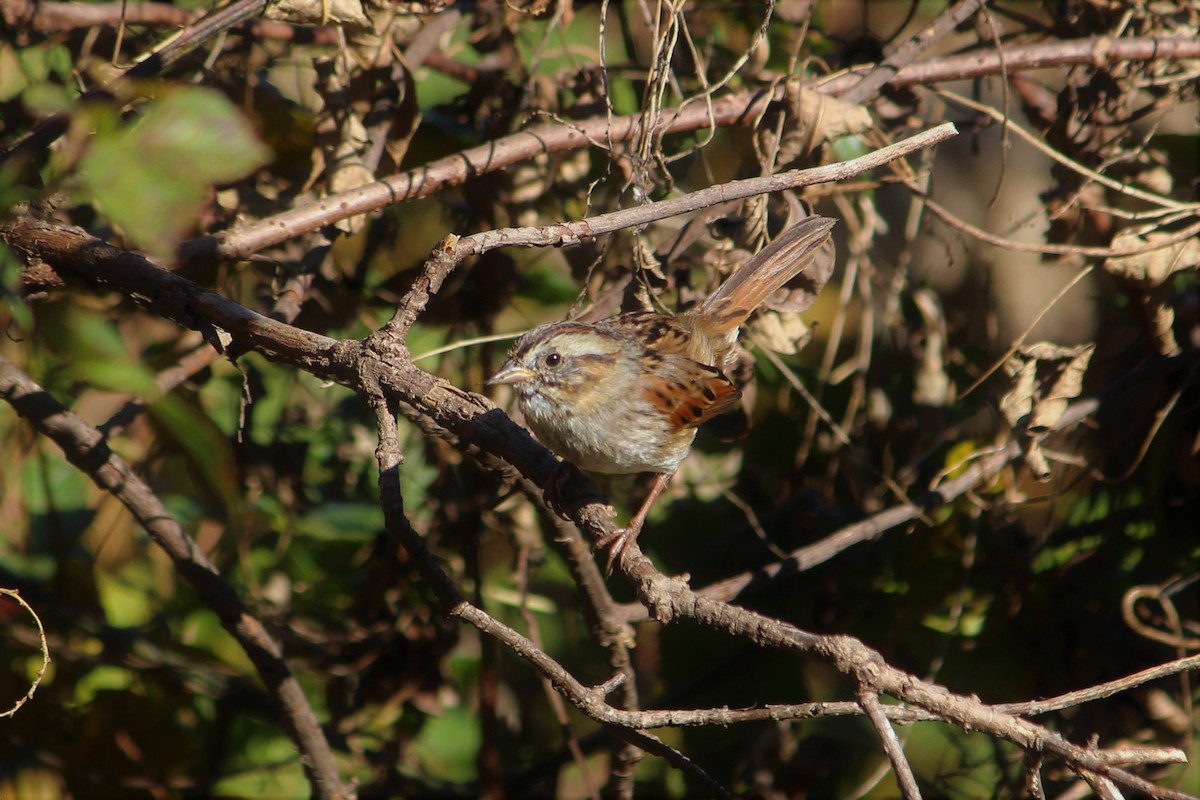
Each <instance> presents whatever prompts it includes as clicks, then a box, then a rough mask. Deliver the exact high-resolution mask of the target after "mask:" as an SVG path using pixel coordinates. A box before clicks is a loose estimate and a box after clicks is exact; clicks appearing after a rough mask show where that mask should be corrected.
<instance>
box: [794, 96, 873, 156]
mask: <svg viewBox="0 0 1200 800" xmlns="http://www.w3.org/2000/svg"><path fill="white" fill-rule="evenodd" d="M784 92H785V94H786V100H787V109H788V111H787V119H786V121H785V122H784V131H783V137H782V139H781V140H780V142H779V157H778V158H777V159H776V163H778V164H788V163H790V162H792V161H794V160H796V159H797V158H799V157H800V156H802V155H804V154H805V153H808V152H810V151H811V150H812V149H813V148H814V147H816V146H818V145H820V144H823V143H824V142H827V141H830V140H831V139H837V138H840V137H842V136H851V135H853V134H856V133H862V132H864V131H867V130H870V128H871V124H872V122H871V112H870V111H868V110H867V109H866V107H865V106H860V105H856V104H854V103H847V102H846V101H845V100H839V99H838V98H836V97H833V96H832V95H827V94H822V93H821V92H818V91H816V90H814V89H807V88H805V87H803V86H801V85H800V81H799V79H797V78H790V79H789V80H788V81H787V83H786V84H785V86H784Z"/></svg>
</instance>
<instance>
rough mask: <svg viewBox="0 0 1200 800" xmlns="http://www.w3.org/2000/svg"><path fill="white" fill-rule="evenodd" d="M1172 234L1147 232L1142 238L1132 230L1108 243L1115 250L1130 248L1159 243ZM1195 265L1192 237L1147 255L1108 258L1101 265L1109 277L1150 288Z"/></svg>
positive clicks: (1199, 251) (1198, 258)
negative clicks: (1138, 283)
mask: <svg viewBox="0 0 1200 800" xmlns="http://www.w3.org/2000/svg"><path fill="white" fill-rule="evenodd" d="M1173 235H1174V234H1171V233H1167V232H1165V231H1151V232H1149V233H1147V234H1146V235H1145V236H1143V235H1142V234H1140V233H1137V232H1136V231H1121V232H1120V233H1118V234H1117V235H1116V237H1115V238H1114V239H1113V243H1112V244H1113V247H1115V248H1119V249H1127V248H1134V247H1140V246H1143V245H1147V244H1153V243H1155V242H1161V241H1163V240H1165V239H1169V238H1170V237H1171V236H1173ZM1197 266H1200V240H1197V239H1195V238H1191V239H1186V240H1184V241H1182V242H1176V243H1175V244H1172V245H1168V246H1166V247H1160V248H1159V249H1157V250H1151V251H1149V252H1148V253H1138V254H1137V255H1133V256H1119V257H1117V258H1109V259H1106V260H1105V262H1104V269H1105V270H1106V271H1107V272H1108V273H1109V274H1112V275H1116V276H1117V277H1120V278H1125V279H1127V280H1134V281H1139V282H1141V283H1148V284H1150V285H1152V286H1159V285H1161V284H1162V283H1164V282H1165V281H1166V280H1167V278H1169V277H1171V276H1172V275H1174V274H1175V273H1176V272H1182V271H1183V270H1185V269H1196V267H1197Z"/></svg>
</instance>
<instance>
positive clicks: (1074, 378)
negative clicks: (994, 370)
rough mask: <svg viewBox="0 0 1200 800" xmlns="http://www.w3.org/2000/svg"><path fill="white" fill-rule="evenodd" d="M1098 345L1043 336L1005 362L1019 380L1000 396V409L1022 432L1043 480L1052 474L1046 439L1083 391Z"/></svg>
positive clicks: (1027, 457)
mask: <svg viewBox="0 0 1200 800" xmlns="http://www.w3.org/2000/svg"><path fill="white" fill-rule="evenodd" d="M1095 350H1096V346H1095V345H1094V344H1086V345H1079V346H1077V347H1060V346H1059V345H1054V344H1050V343H1048V342H1039V343H1037V344H1032V345H1028V346H1026V347H1022V348H1020V349H1019V350H1018V351H1017V352H1016V353H1014V354H1013V355H1012V356H1010V357H1009V359H1008V361H1006V362H1005V364H1004V371H1005V372H1007V373H1008V374H1009V376H1010V377H1012V378H1014V381H1015V383H1014V386H1013V388H1012V389H1011V390H1010V391H1009V392H1008V393H1007V394H1005V395H1004V397H1003V398H1001V400H1000V410H1001V412H1002V413H1003V414H1004V418H1005V419H1007V420H1008V422H1009V424H1010V425H1012V426H1013V428H1014V429H1016V431H1017V433H1018V435H1019V436H1020V439H1021V446H1022V448H1023V449H1024V451H1025V461H1026V464H1027V465H1028V466H1029V469H1030V471H1031V472H1032V473H1033V474H1034V476H1035V477H1036V478H1037V479H1038V480H1040V481H1046V480H1049V478H1050V465H1049V463H1048V462H1047V460H1046V456H1045V454H1044V453H1043V452H1042V448H1041V442H1042V440H1043V439H1045V438H1046V436H1047V435H1048V434H1049V433H1050V431H1051V430H1053V428H1054V426H1055V425H1056V424H1058V420H1059V419H1061V418H1062V415H1063V412H1065V411H1066V410H1067V406H1068V404H1069V403H1070V401H1071V399H1072V398H1075V397H1078V396H1079V394H1080V392H1081V391H1082V389H1083V376H1084V374H1085V373H1086V372H1087V367H1088V363H1089V362H1090V361H1091V358H1092V354H1093V353H1094V352H1095Z"/></svg>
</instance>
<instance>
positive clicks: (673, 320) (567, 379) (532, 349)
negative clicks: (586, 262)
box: [488, 216, 836, 573]
mask: <svg viewBox="0 0 1200 800" xmlns="http://www.w3.org/2000/svg"><path fill="white" fill-rule="evenodd" d="M835 224H836V221H835V220H833V219H830V218H827V217H819V216H812V217H807V218H805V219H803V220H801V221H800V222H799V223H797V224H795V225H793V226H792V227H790V228H788V229H786V230H785V231H783V232H782V233H781V234H780V235H779V236H777V237H776V238H775V239H774V240H773V241H772V242H771V243H769V244H768V245H767V246H766V247H764V248H763V249H762V250H760V251H759V252H758V253H757V254H755V255H754V256H752V257H751V258H749V259H748V260H747V261H746V262H745V263H744V264H742V266H741V267H740V268H739V269H738V270H736V271H735V272H734V273H733V275H731V276H730V277H729V278H728V279H727V280H726V281H725V282H724V283H723V284H722V285H721V286H720V287H718V288H717V289H716V290H715V291H714V292H713V293H712V294H711V295H709V296H708V297H707V298H705V299H704V300H703V301H701V302H700V303H698V304H696V305H695V306H693V307H691V308H689V309H687V310H685V311H683V312H681V313H679V314H669V313H663V312H658V311H631V312H626V313H622V314H618V315H616V316H613V317H609V318H607V319H602V320H599V321H597V322H577V321H570V320H564V321H558V322H548V323H544V324H542V325H538V326H537V327H535V328H533V329H531V330H529V331H528V332H527V333H525V334H524V335H522V336H521V337H520V338H519V339H517V341H516V342H515V343H514V344H513V346H512V348H511V349H510V350H509V352H508V354H507V357H506V360H505V362H504V364H503V365H502V366H501V367H500V370H499V371H498V372H497V373H496V374H495V375H493V376H492V377H491V379H490V380H489V381H488V383H489V384H490V385H508V386H511V387H512V388H513V391H514V393H515V395H516V399H517V405H518V406H519V408H520V409H521V413H522V414H523V415H524V417H525V422H526V423H527V424H528V426H529V428H530V429H532V431H533V433H534V435H536V436H537V438H538V440H539V441H541V443H542V444H544V445H545V446H546V447H548V448H549V449H550V450H552V451H553V452H555V453H556V454H558V455H559V456H561V457H562V458H563V459H564V461H565V462H567V463H569V464H570V465H573V466H574V467H577V468H579V469H583V470H586V471H589V472H599V473H616V474H629V473H642V472H650V473H654V475H655V478H654V481H653V483H652V484H651V487H650V491H649V494H648V496H647V497H646V500H645V502H643V503H642V505H641V507H640V508H639V509H638V510H637V512H636V513H635V514H634V515H633V517H631V518H630V520H629V522H628V523H627V524H626V525H625V526H624V527H623V528H620V529H618V530H616V531H614V532H613V533H611V534H610V535H609V536H606V537H604V538H603V539H601V540H600V541H598V542H597V546H598V547H600V548H603V547H608V548H609V560H608V571H609V573H611V571H612V567H613V565H614V563H617V562H618V561H619V560H620V559H621V558H622V554H623V553H624V551H625V549H626V547H627V546H628V543H629V542H631V541H633V540H635V539H636V537H637V536H638V534H639V533H640V531H641V529H642V526H643V525H644V524H645V521H646V515H647V514H648V513H649V511H650V508H651V506H652V505H653V504H654V501H655V500H656V499H657V498H658V496H659V495H660V494H661V493H662V492H663V490H664V489H666V487H667V484H668V482H669V481H670V479H671V476H673V475H674V474H675V472H676V471H677V470H678V469H679V466H680V465H681V464H682V463H683V460H684V459H685V458H686V457H687V455H688V453H689V452H690V451H691V447H692V441H693V440H694V439H695V438H696V430H697V428H698V427H699V426H700V425H701V424H703V423H704V422H706V421H707V420H709V419H711V418H713V417H714V416H716V415H717V414H720V413H721V412H722V411H725V410H726V409H728V408H729V407H730V406H732V405H733V404H734V403H736V402H737V401H738V399H739V398H740V397H741V391H740V390H739V389H738V388H737V386H736V385H735V384H734V383H733V381H732V380H730V379H729V377H728V376H727V375H726V370H727V369H729V368H730V367H731V366H732V365H733V362H734V361H736V358H737V353H736V350H735V344H736V342H737V338H738V333H739V329H740V326H741V325H742V323H744V322H745V321H746V318H747V317H749V316H750V314H751V312H753V311H754V310H755V309H756V308H757V307H758V306H759V305H761V304H762V303H763V302H764V301H765V300H766V299H767V298H769V297H770V296H771V295H772V294H774V293H775V292H776V291H777V290H779V289H780V288H782V287H783V285H784V284H785V283H787V282H788V281H789V280H791V279H792V278H793V277H795V276H796V275H798V274H799V273H800V272H801V271H803V270H804V269H805V268H806V267H807V266H808V265H810V264H811V263H812V261H813V259H814V257H815V255H816V254H817V252H818V251H819V250H820V248H821V247H822V246H823V245H824V244H825V242H826V241H827V240H828V239H829V236H830V231H831V230H832V228H833V226H834V225H835ZM559 476H561V473H557V474H556V478H557V477H559ZM555 485H556V481H555V480H552V481H551V486H552V487H553V486H555ZM547 499H549V498H547Z"/></svg>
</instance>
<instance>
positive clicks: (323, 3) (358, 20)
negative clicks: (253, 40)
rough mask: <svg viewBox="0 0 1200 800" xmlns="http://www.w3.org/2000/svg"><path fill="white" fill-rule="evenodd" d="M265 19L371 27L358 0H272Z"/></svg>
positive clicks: (296, 23) (296, 22)
mask: <svg viewBox="0 0 1200 800" xmlns="http://www.w3.org/2000/svg"><path fill="white" fill-rule="evenodd" d="M263 18H264V19H272V20H276V21H278V22H288V23H291V24H292V25H328V24H330V23H334V24H337V25H346V26H350V27H354V28H370V27H371V20H369V19H368V18H367V15H366V13H364V11H363V7H362V3H360V2H359V1H358V0H272V2H271V3H269V4H268V5H267V8H266V10H264V11H263Z"/></svg>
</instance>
